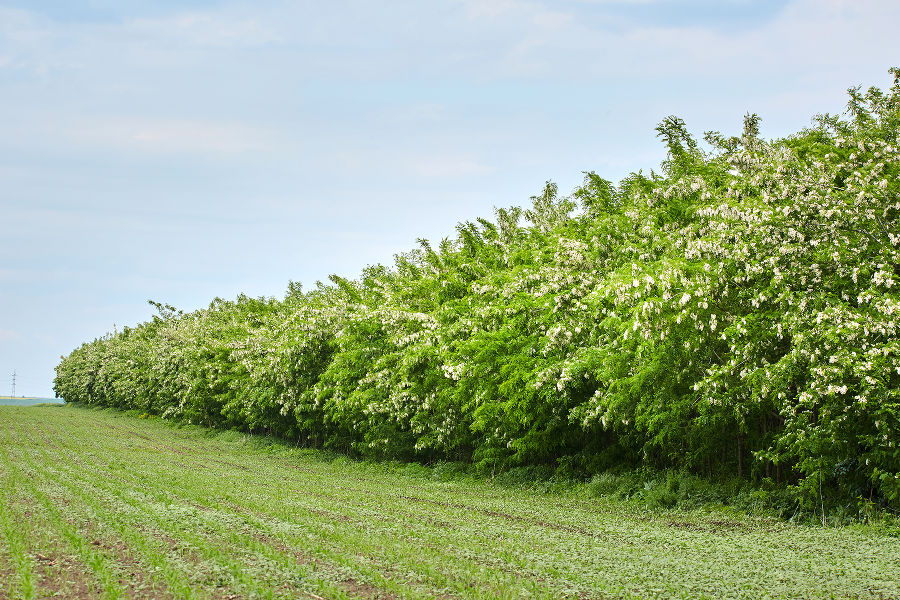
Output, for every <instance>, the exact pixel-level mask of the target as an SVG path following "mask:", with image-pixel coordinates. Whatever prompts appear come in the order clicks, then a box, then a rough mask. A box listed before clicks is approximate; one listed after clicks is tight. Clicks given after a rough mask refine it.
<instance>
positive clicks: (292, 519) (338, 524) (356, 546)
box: [0, 406, 900, 599]
mask: <svg viewBox="0 0 900 600" xmlns="http://www.w3.org/2000/svg"><path fill="white" fill-rule="evenodd" d="M0 479H2V481H0V596H3V594H7V595H8V596H9V597H11V598H40V597H51V596H53V595H54V594H57V595H59V596H62V597H68V598H79V597H82V598H95V597H104V598H233V599H236V598H313V599H315V598H523V597H526V598H566V597H568V598H702V597H707V598H832V597H835V598H897V597H900V539H898V537H897V531H896V530H891V529H889V528H886V527H877V526H861V525H856V526H846V527H840V528H833V527H827V528H822V527H812V526H809V525H794V524H789V523H785V522H781V521H778V520H775V519H769V518H763V517H754V516H748V515H746V514H742V513H739V512H737V511H733V510H728V509H724V508H718V509H714V508H706V509H704V510H695V511H691V512H688V511H681V510H661V511H647V510H644V509H641V508H639V507H638V506H637V505H635V504H634V503H628V502H622V501H619V500H615V499H612V498H610V497H601V498H596V497H591V496H589V495H588V494H587V493H585V491H586V490H588V489H589V488H590V486H581V487H574V488H569V489H566V490H562V491H554V492H552V493H543V494H542V493H538V492H536V491H535V490H533V489H531V490H529V489H525V488H523V487H518V488H516V487H509V486H503V485H500V484H498V483H497V482H496V481H494V482H492V481H491V480H488V479H467V478H464V477H459V476H450V477H441V471H440V470H439V469H425V468H422V467H419V466H415V465H400V464H396V463H381V464H377V463H362V462H354V461H350V460H348V459H346V458H340V457H335V456H334V455H326V454H322V453H318V452H314V451H310V450H300V449H291V448H288V447H285V446H283V445H280V444H268V443H266V441H265V440H263V439H261V438H251V437H250V436H246V435H242V434H239V433H235V432H215V431H211V430H204V429H201V428H195V427H181V428H176V427H172V426H171V425H170V424H168V423H166V422H163V421H161V420H159V419H139V418H137V417H135V416H130V415H127V414H124V413H116V412H108V411H101V410H89V409H84V408H78V407H73V406H65V407H49V406H47V407H29V408H22V407H6V406H3V407H0Z"/></svg>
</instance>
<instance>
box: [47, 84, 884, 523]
mask: <svg viewBox="0 0 900 600" xmlns="http://www.w3.org/2000/svg"><path fill="white" fill-rule="evenodd" d="M891 72H892V74H893V75H894V84H893V86H892V88H891V89H890V90H889V91H888V92H883V91H881V90H879V89H877V88H872V89H869V90H868V91H862V90H860V89H857V88H855V89H851V90H850V101H849V104H848V110H847V112H846V113H845V115H844V116H831V115H825V116H819V117H816V119H815V120H814V125H813V126H811V127H810V128H809V129H806V130H804V131H801V132H799V133H797V134H795V135H792V136H790V137H787V138H784V139H779V140H775V141H765V140H763V139H761V138H760V136H759V119H758V118H757V117H756V116H755V115H748V116H747V117H745V121H744V130H743V133H742V134H741V135H740V136H736V137H728V136H724V135H721V134H719V133H715V132H710V133H707V134H706V135H705V138H704V139H705V141H706V142H707V146H705V147H701V145H700V144H699V143H698V142H697V140H695V139H694V138H693V137H691V135H689V133H688V132H687V130H686V128H685V125H684V123H683V122H682V121H681V120H680V119H677V118H674V117H670V118H667V119H666V120H665V121H663V123H661V124H660V125H659V127H658V128H657V131H658V134H659V137H660V138H662V140H663V142H664V143H665V144H666V146H667V148H668V156H667V159H666V161H665V162H664V163H663V164H662V166H661V170H660V172H659V173H657V172H651V173H650V174H643V173H637V174H632V175H631V176H629V177H627V178H626V179H624V180H623V181H622V182H621V183H620V184H619V185H614V184H612V183H610V182H609V181H606V180H604V179H602V178H600V177H598V176H597V175H596V174H594V173H588V174H587V175H586V177H585V180H584V184H583V185H582V186H581V187H580V188H578V189H577V190H576V191H575V192H574V193H573V194H572V195H571V196H569V197H560V196H558V194H557V189H556V186H555V185H553V184H548V185H547V186H546V188H545V189H544V190H543V192H542V193H541V194H540V195H539V196H536V197H534V198H532V205H531V207H530V208H527V209H520V208H510V209H499V210H497V211H496V215H495V218H494V219H493V220H486V219H478V220H477V221H476V222H466V223H461V224H459V225H458V226H457V232H458V233H457V235H456V236H455V238H453V239H445V240H443V241H441V242H440V243H439V244H437V245H432V244H430V243H428V242H427V241H425V240H421V241H420V245H419V247H418V248H416V249H414V250H412V251H410V252H407V253H404V254H400V255H398V256H397V257H396V260H395V263H394V264H393V266H383V265H375V266H371V267H369V268H367V269H365V270H364V271H363V272H362V274H361V275H360V277H359V278H358V279H345V278H342V277H338V276H332V278H331V281H332V283H331V284H329V285H322V284H319V285H318V286H317V287H316V288H315V289H312V290H309V291H303V290H301V288H300V286H299V285H297V284H294V283H291V284H290V285H289V288H288V293H287V294H286V296H285V298H284V299H283V300H276V299H254V298H248V297H244V296H241V297H239V298H237V299H236V300H235V301H226V300H221V299H216V300H214V301H213V302H212V303H211V304H210V306H209V308H206V309H203V310H198V311H195V312H192V313H187V314H185V313H182V312H179V311H177V310H175V309H174V308H173V307H170V306H167V305H162V304H156V306H157V308H158V313H159V314H158V316H155V317H154V318H153V320H151V321H148V322H146V323H143V324H141V325H138V326H137V327H134V328H125V329H124V330H123V331H120V332H117V333H115V334H112V335H107V336H105V337H103V338H100V339H97V340H94V341H93V342H89V343H85V344H83V345H82V346H81V347H80V348H78V349H76V350H74V351H72V353H71V354H69V355H68V356H67V357H64V358H63V360H62V362H61V363H60V364H59V366H58V367H57V376H56V380H55V389H56V392H57V394H58V395H59V396H61V397H63V398H65V399H66V400H67V401H74V402H82V403H87V404H94V405H102V406H113V407H120V408H128V409H137V410H140V411H145V412H147V413H152V414H159V415H162V416H163V417H165V418H174V419H186V420H190V421H191V422H194V423H200V424H203V425H208V426H215V427H232V428H238V429H243V430H249V431H253V432H266V433H269V434H271V435H276V436H280V437H282V438H286V439H290V440H292V441H295V442H298V443H300V444H306V445H311V446H316V447H325V448H332V449H338V450H341V451H347V452H351V453H354V454H357V455H361V456H371V457H387V458H399V459H409V460H421V461H432V460H460V461H471V462H474V463H476V464H478V465H481V466H482V467H484V468H486V469H489V470H490V469H504V468H510V467H514V466H520V465H552V466H553V467H554V468H559V469H562V470H563V471H566V472H570V473H573V474H590V473H596V472H600V471H603V470H605V469H609V468H612V467H615V466H617V465H622V464H625V465H631V466H637V465H646V466H650V467H655V468H678V469H686V470H690V471H693V472H697V473H703V474H709V475H713V476H717V475H722V474H734V475H739V476H741V477H744V478H750V479H753V480H756V481H760V480H763V479H764V478H771V479H772V480H781V481H782V482H788V483H792V484H796V485H797V486H798V487H797V489H798V490H800V491H801V492H805V496H806V497H808V498H812V497H816V498H818V497H819V496H820V494H821V493H824V494H826V495H828V494H832V496H833V497H841V498H844V499H847V498H849V499H851V500H852V499H860V500H865V501H870V500H874V501H880V502H882V503H884V504H887V505H888V506H894V507H898V506H900V448H898V442H900V420H898V417H900V385H898V384H900V336H898V316H900V298H898V295H900V294H898V288H900V219H898V216H900V193H898V192H900V181H898V172H900V139H898V133H900V70H897V69H892V70H891ZM704 148H706V149H704ZM273 258H277V257H273ZM821 490H824V492H822V491H821Z"/></svg>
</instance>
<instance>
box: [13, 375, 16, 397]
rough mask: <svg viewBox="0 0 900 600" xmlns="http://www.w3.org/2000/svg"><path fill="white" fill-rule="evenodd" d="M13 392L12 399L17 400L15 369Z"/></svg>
mask: <svg viewBox="0 0 900 600" xmlns="http://www.w3.org/2000/svg"><path fill="white" fill-rule="evenodd" d="M12 392H13V393H12V397H13V398H15V397H16V370H15V369H13V390H12Z"/></svg>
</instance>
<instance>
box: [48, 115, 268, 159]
mask: <svg viewBox="0 0 900 600" xmlns="http://www.w3.org/2000/svg"><path fill="white" fill-rule="evenodd" d="M65 134H66V136H67V137H69V138H70V139H71V140H72V141H74V142H76V143H79V144H88V145H92V146H93V145H99V146H104V145H105V146H112V147H119V148H127V149H131V150H139V151H149V152H155V153H165V154H173V153H174V154H178V153H189V154H213V155H216V154H238V153H244V152H263V151H270V150H274V149H275V148H276V147H277V146H278V145H279V143H280V142H279V141H278V139H277V137H276V136H275V135H274V134H273V133H271V132H268V131H265V130H263V129H259V128H255V127H253V126H251V125H247V124H245V123H241V122H217V121H203V120H187V119H157V118H148V119H141V118H134V117H131V118H108V119H97V120H88V121H83V122H81V123H80V124H79V125H78V126H77V127H72V128H69V129H67V130H66V131H65Z"/></svg>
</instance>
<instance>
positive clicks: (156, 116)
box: [0, 0, 900, 396]
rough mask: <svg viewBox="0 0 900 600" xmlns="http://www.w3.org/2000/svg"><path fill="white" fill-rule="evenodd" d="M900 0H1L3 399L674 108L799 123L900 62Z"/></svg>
mask: <svg viewBox="0 0 900 600" xmlns="http://www.w3.org/2000/svg"><path fill="white" fill-rule="evenodd" d="M897 23H900V3H898V2H896V1H895V0H882V1H877V0H852V1H851V0H846V1H845V0H779V1H774V0H762V1H749V0H716V1H713V0H690V1H684V2H679V1H676V0H560V1H556V2H551V1H537V0H536V1H525V0H480V1H476V0H430V1H428V2H422V1H421V0H408V1H407V0H404V1H389V2H379V3H376V2H364V1H360V0H333V1H331V2H319V1H297V2H291V1H287V0H283V1H256V2H249V1H247V2H242V1H235V2H218V1H215V0H203V1H195V2H175V1H172V0H167V1H162V2H159V1H157V2H152V3H151V2H142V1H138V0H89V1H82V2H71V1H69V0H58V1H40V0H28V1H24V0H18V1H9V0H0V130H2V131H3V135H2V136H0V394H8V393H9V391H10V387H11V386H10V384H11V377H10V375H11V373H12V372H13V370H15V371H16V372H17V373H18V376H17V387H16V393H17V394H27V395H38V396H46V395H51V394H52V392H51V386H52V378H53V367H54V366H55V365H56V363H57V362H58V359H59V357H60V355H62V354H66V353H68V352H69V351H70V350H71V349H72V348H74V347H76V346H78V345H79V344H80V343H81V342H83V341H86V340H90V339H93V338H95V337H98V336H101V335H103V334H104V333H106V332H107V331H111V330H112V328H113V326H114V324H115V325H118V326H119V327H121V326H123V325H133V324H136V323H138V322H141V321H144V320H146V319H148V318H149V317H150V315H151V312H152V311H151V307H150V306H149V305H148V304H147V300H148V299H153V300H158V301H162V302H167V303H170V304H173V305H175V306H178V307H179V308H183V309H186V310H192V309H196V308H200V307H202V306H205V305H207V304H208V303H209V301H210V300H211V299H213V298H214V297H216V296H220V297H225V298H233V297H234V296H235V295H237V294H238V293H241V292H243V293H246V294H247V295H250V296H281V295H283V293H284V290H285V289H286V287H287V283H288V281H289V280H294V281H300V282H302V283H303V284H304V285H305V286H306V287H310V286H312V285H314V284H315V281H316V280H325V279H326V278H327V276H328V275H329V274H330V273H338V274H341V275H345V276H355V275H356V274H357V273H359V271H360V270H361V269H362V268H363V267H365V266H366V265H367V264H371V263H375V262H390V261H391V260H392V257H393V255H394V254H396V253H398V252H402V251H405V250H408V249H409V248H411V247H412V246H414V244H415V239H416V238H418V237H426V238H429V239H439V238H441V237H444V236H447V235H451V234H452V233H453V232H454V226H455V224H456V223H457V222H458V221H461V220H468V219H474V218H476V217H483V216H487V217H489V216H491V215H492V214H493V208H494V207H495V206H510V205H521V204H525V203H527V202H528V199H529V197H530V196H531V195H533V194H536V193H538V192H539V191H540V189H541V187H542V186H543V183H544V182H545V181H546V180H548V179H552V180H553V181H555V182H557V183H558V184H559V186H560V189H561V190H562V191H563V192H566V193H568V192H570V191H571V190H572V189H573V188H574V187H575V186H576V185H577V184H578V183H579V182H580V180H581V178H582V172H583V171H587V170H594V171H596V172H597V173H599V174H600V175H602V176H604V177H606V178H608V179H613V180H618V179H620V178H621V177H623V176H624V175H626V174H627V173H628V172H630V171H633V170H638V169H644V170H645V171H646V170H649V169H652V168H655V167H656V166H657V165H658V164H659V162H660V160H661V159H662V158H663V149H662V147H661V146H660V144H659V142H658V141H657V140H656V138H655V132H654V127H655V126H656V124H658V123H659V122H660V121H661V120H662V119H663V118H664V117H666V116H667V115H671V114H674V115H678V116H680V117H682V118H683V119H685V120H686V121H687V123H688V126H689V127H690V128H691V130H692V131H694V132H696V134H697V135H698V136H699V135H702V132H703V131H706V130H711V129H715V130H721V131H723V132H726V133H735V132H737V131H738V130H739V129H740V127H741V122H742V118H743V115H744V114H745V113H746V112H748V111H749V112H756V113H758V114H759V115H760V116H761V117H762V119H763V127H762V131H763V135H765V136H767V137H777V136H782V135H786V134H789V133H791V132H794V131H797V130H799V129H801V128H803V127H805V126H806V125H808V124H809V123H810V118H811V117H812V116H813V115H815V114H816V113H823V112H840V111H841V110H842V109H843V106H844V102H845V97H846V96H845V91H846V89H847V88H848V87H849V86H851V85H857V84H862V85H864V86H866V87H867V86H869V85H877V86H880V87H886V86H888V85H889V81H890V80H889V76H888V73H887V70H888V68H889V67H891V66H894V65H900V42H898V41H897V36H896V34H895V32H894V31H893V29H894V28H895V27H896V24H897Z"/></svg>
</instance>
